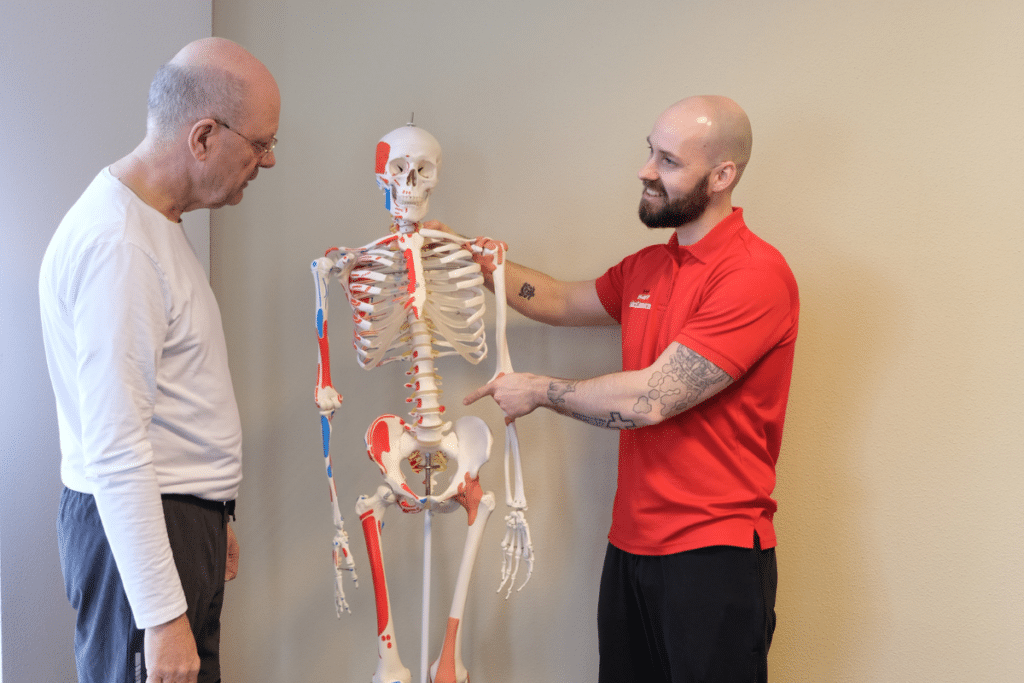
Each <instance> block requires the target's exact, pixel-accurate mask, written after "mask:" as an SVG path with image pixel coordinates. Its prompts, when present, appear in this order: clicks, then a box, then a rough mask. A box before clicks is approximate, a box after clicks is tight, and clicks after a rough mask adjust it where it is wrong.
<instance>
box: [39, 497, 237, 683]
mask: <svg viewBox="0 0 1024 683" xmlns="http://www.w3.org/2000/svg"><path fill="white" fill-rule="evenodd" d="M163 507H164V519H165V520H166V523H167V533H168V536H169V538H170V541H171V552H172V554H173V555H174V563H175V566H176V567H177V569H178V576H179V578H180V579H181V584H182V588H183V589H184V591H185V599H186V602H187V604H188V610H187V612H186V614H187V615H188V620H189V623H190V624H191V626H192V634H193V635H194V636H195V638H196V648H197V649H198V651H199V658H200V660H201V669H200V671H199V683H217V682H218V681H220V678H221V677H220V612H221V606H222V605H223V602H224V571H225V565H226V563H227V517H228V512H229V508H228V507H227V506H225V504H224V503H215V502H213V501H206V500H202V499H200V498H196V497H194V496H178V495H165V496H163ZM57 542H58V545H59V547H60V561H61V569H62V570H63V572H64V586H65V589H66V591H67V596H68V600H69V601H70V602H71V606H72V607H74V608H75V610H76V612H77V616H76V623H75V666H76V668H77V669H78V680H79V682H80V683H136V682H144V681H145V680H146V663H145V659H144V647H143V646H144V637H145V631H141V630H139V629H138V628H137V627H136V625H135V619H134V618H133V617H132V612H131V607H130V606H129V604H128V597H127V596H126V595H125V592H124V585H123V584H122V583H121V575H120V573H118V570H117V565H116V564H115V562H114V556H113V554H112V553H111V550H110V544H109V543H108V542H107V536H106V534H105V533H104V531H103V524H102V522H101V521H100V516H99V512H98V511H97V509H96V501H95V499H94V498H93V497H92V496H91V495H88V494H85V493H79V492H77V491H72V490H71V489H68V488H65V489H64V491H63V493H62V494H61V499H60V511H59V513H58V515H57Z"/></svg>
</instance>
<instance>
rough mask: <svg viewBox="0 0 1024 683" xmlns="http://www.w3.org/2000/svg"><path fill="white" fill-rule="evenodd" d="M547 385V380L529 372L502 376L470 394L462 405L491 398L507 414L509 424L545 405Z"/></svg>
mask: <svg viewBox="0 0 1024 683" xmlns="http://www.w3.org/2000/svg"><path fill="white" fill-rule="evenodd" d="M547 385H548V382H547V378H545V377H541V376H539V375H532V374H530V373H528V372H513V373H510V374H507V375H506V374H500V375H498V376H497V377H495V378H494V379H493V380H491V381H490V382H488V383H487V384H485V385H483V386H482V387H480V388H479V389H477V390H475V391H473V392H470V393H469V394H468V395H467V396H466V398H464V399H463V401H462V403H463V404H464V405H467V406H468V405H470V404H471V403H476V402H477V401H478V400H480V399H481V398H483V397H484V396H490V397H491V398H493V399H494V402H495V403H497V404H498V407H499V408H501V410H502V411H503V412H504V413H505V422H506V424H507V423H510V422H512V421H513V420H515V419H516V418H518V417H522V416H523V415H529V414H530V413H532V412H533V411H534V410H535V409H536V408H537V406H541V405H544V400H545V398H546V397H547Z"/></svg>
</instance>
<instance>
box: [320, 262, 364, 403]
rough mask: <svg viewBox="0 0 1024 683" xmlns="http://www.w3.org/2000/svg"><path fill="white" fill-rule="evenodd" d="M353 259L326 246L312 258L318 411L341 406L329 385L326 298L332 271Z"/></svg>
mask: <svg viewBox="0 0 1024 683" xmlns="http://www.w3.org/2000/svg"><path fill="white" fill-rule="evenodd" d="M354 263H355V259H353V258H351V255H350V254H348V253H346V252H345V251H342V250H340V249H336V248H335V249H330V250H328V251H327V253H326V254H325V255H324V256H323V257H321V258H318V259H316V260H315V261H313V264H312V266H311V270H312V271H313V280H314V283H315V285H316V336H317V342H318V343H317V353H318V356H319V357H318V362H317V379H316V388H315V390H314V392H313V398H314V400H315V401H316V405H317V407H318V408H319V409H320V413H321V414H322V415H325V416H326V415H330V414H332V413H333V412H334V411H335V410H337V409H338V408H340V407H341V400H342V399H341V394H339V393H338V392H337V391H336V390H335V389H334V387H333V386H332V385H331V352H330V342H329V341H328V336H327V299H328V287H329V285H330V279H331V276H332V275H335V274H337V273H340V272H342V271H343V270H344V269H346V268H351V267H352V265H353V264H354Z"/></svg>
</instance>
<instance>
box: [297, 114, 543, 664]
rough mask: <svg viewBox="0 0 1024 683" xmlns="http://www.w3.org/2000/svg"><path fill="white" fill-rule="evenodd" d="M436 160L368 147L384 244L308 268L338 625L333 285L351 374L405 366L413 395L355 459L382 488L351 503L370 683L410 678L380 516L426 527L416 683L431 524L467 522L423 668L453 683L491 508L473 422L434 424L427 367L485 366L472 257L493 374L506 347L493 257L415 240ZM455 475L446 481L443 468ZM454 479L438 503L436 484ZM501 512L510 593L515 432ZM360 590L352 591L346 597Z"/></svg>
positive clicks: (398, 133) (446, 240)
mask: <svg viewBox="0 0 1024 683" xmlns="http://www.w3.org/2000/svg"><path fill="white" fill-rule="evenodd" d="M440 164H441V148H440V145H439V144H438V143H437V140H435V139H434V137H433V136H432V135H430V134H429V133H427V132H426V131H424V130H422V129H420V128H417V127H415V126H413V125H412V124H409V125H408V126H404V127H402V128H398V129H396V130H394V131H392V132H390V133H388V134H387V135H385V136H384V137H383V138H381V140H380V142H379V143H378V144H377V159H376V173H377V184H378V185H379V186H380V188H381V189H382V190H383V191H384V194H385V205H386V207H387V208H388V210H389V211H390V212H391V215H392V217H393V219H394V223H393V225H392V234H389V235H386V236H385V237H382V238H380V239H378V240H375V241H373V242H371V243H369V244H367V245H366V246H363V247H359V248H332V249H330V250H328V251H327V253H326V255H325V256H324V257H323V258H319V259H317V260H315V261H314V262H313V266H312V270H313V277H314V279H315V281H316V312H317V321H316V327H317V336H318V338H319V341H320V344H319V355H320V358H319V371H318V379H317V385H316V403H317V406H318V407H319V409H320V414H321V426H322V431H323V444H324V460H325V464H326V467H327V476H328V480H329V483H330V493H331V502H332V504H333V512H334V524H335V537H334V566H335V602H336V607H337V609H338V614H339V616H340V614H341V612H342V611H348V603H347V602H346V600H345V593H344V590H343V586H342V583H343V576H344V573H345V571H349V572H351V574H352V579H353V583H356V581H357V579H356V575H355V564H354V562H353V560H352V555H351V553H350V552H349V548H348V536H347V534H346V532H345V530H344V523H343V520H342V517H341V513H340V511H339V508H338V499H337V491H336V488H335V485H334V479H333V468H332V464H331V457H330V448H329V444H330V429H331V427H330V425H331V418H332V416H333V414H334V411H335V410H337V409H338V408H339V407H340V406H341V396H340V395H339V394H338V392H337V391H336V390H335V389H334V387H333V386H332V384H331V377H330V349H329V345H328V338H327V293H328V284H329V280H330V278H331V277H336V278H337V279H338V281H339V282H340V283H341V286H342V287H343V288H344V289H345V293H346V294H347V295H348V300H349V303H350V304H351V306H352V312H353V321H354V346H355V350H356V356H357V360H358V362H359V364H360V365H361V366H362V367H363V368H365V369H368V370H369V369H372V368H375V367H377V366H380V365H384V364H385V363H390V362H392V361H405V362H407V363H409V364H410V369H409V370H408V371H407V372H406V375H407V376H409V377H410V380H409V382H408V383H407V384H406V385H405V386H406V388H408V389H411V390H412V395H411V396H410V398H408V399H406V401H407V402H409V403H411V404H412V408H413V409H412V411H411V412H410V416H411V417H412V422H411V424H409V423H406V422H405V420H403V419H401V418H399V417H397V416H395V415H382V416H381V417H378V418H377V419H376V420H374V421H373V423H372V424H371V425H370V427H369V429H368V430H367V432H366V449H367V453H368V454H369V456H370V459H371V460H373V461H374V462H375V463H376V464H377V466H378V467H379V468H380V472H381V475H382V476H383V478H384V482H383V484H382V485H381V486H380V487H378V489H377V491H376V493H374V494H373V495H370V496H361V497H360V498H359V500H358V502H357V504H356V512H357V514H358V515H359V519H360V521H361V523H362V527H363V533H364V536H365V538H366V547H367V553H368V555H369V560H370V569H371V572H372V576H373V587H374V597H375V600H376V604H377V631H378V639H377V647H378V653H379V655H380V659H379V662H378V665H377V671H376V673H375V674H374V676H373V679H372V680H373V683H398V682H400V683H409V682H410V680H411V674H410V672H409V669H407V668H406V667H405V666H403V665H402V662H401V660H400V658H399V655H398V645H397V641H396V639H395V629H394V623H393V619H392V612H391V603H390V598H389V595H388V587H387V581H386V579H385V575H384V561H383V556H382V552H381V542H380V531H381V527H382V518H383V515H384V511H385V510H386V509H387V508H388V507H390V506H392V505H397V506H398V508H399V509H400V510H401V511H403V512H407V513H419V512H423V513H424V573H423V594H424V604H423V623H422V626H421V653H420V654H421V658H420V659H421V661H420V671H421V681H426V673H427V640H428V639H427V633H428V629H427V626H428V620H429V598H428V596H429V594H430V590H429V587H430V519H431V514H432V513H447V512H451V511H453V510H455V509H457V508H458V507H459V506H461V507H463V508H465V510H466V512H467V515H468V525H469V530H468V533H467V538H466V546H465V549H464V551H463V555H462V561H461V564H460V566H459V574H458V577H457V579H456V584H455V595H454V597H453V599H452V607H451V611H450V612H449V617H448V626H447V630H446V633H445V638H444V644H443V646H442V649H441V654H440V656H439V657H438V658H437V659H436V660H435V661H434V662H433V664H432V665H431V666H430V680H431V681H433V682H434V683H464V682H465V681H467V680H468V674H467V672H466V669H465V667H464V666H463V664H462V657H461V640H462V618H463V612H464V609H465V603H466V596H467V592H468V590H469V579H470V575H471V573H472V571H473V565H474V563H475V561H476V555H477V551H478V549H479V546H480V541H481V538H482V536H483V531H484V525H485V524H486V522H487V519H488V517H489V516H490V514H491V512H492V511H493V510H494V508H495V502H494V494H492V493H491V492H490V491H488V492H484V491H483V489H482V488H481V486H480V480H479V471H480V467H481V466H482V465H483V464H484V463H485V462H487V459H488V457H489V453H490V447H491V444H492V438H491V433H490V430H489V429H488V427H487V425H486V423H485V422H484V421H483V420H481V419H480V418H478V417H473V416H465V417H462V418H460V419H458V420H457V421H456V422H455V424H454V427H453V425H452V423H451V422H446V421H445V420H444V419H443V413H444V406H443V405H441V378H440V376H439V375H438V374H437V373H436V371H435V367H434V360H435V359H436V358H439V357H442V356H448V355H454V354H458V355H460V356H462V357H463V358H465V359H466V360H467V361H469V362H470V363H473V364H476V363H479V362H480V361H481V360H482V359H483V358H484V357H485V355H486V353H487V344H486V340H485V335H484V322H483V315H484V292H483V287H482V285H483V282H484V278H483V276H482V275H481V270H480V266H479V265H478V264H477V263H476V262H474V260H473V254H472V253H471V251H470V249H471V250H472V251H473V252H475V253H477V254H478V255H483V256H485V257H488V258H489V260H488V261H487V262H488V263H491V264H492V265H493V267H494V288H495V302H496V309H497V313H496V328H497V330H496V345H497V347H498V349H497V355H498V359H497V361H498V362H497V365H498V367H497V370H496V371H495V375H494V376H495V377H497V376H498V374H500V373H508V372H511V371H512V366H511V363H510V361H509V356H508V345H507V342H506V339H505V320H506V304H505V292H504V288H505V281H504V245H502V244H500V243H496V242H493V241H491V240H484V239H478V240H477V241H476V243H474V244H473V245H468V246H464V245H466V240H464V239H462V240H459V239H457V238H455V237H454V236H452V235H450V234H448V233H445V232H439V231H435V230H427V229H421V227H420V224H419V221H420V220H421V219H422V218H423V216H425V215H426V212H427V206H428V199H429V196H430V192H431V190H433V188H434V187H435V186H436V184H437V174H438V169H439V168H440ZM510 460H511V461H512V463H513V466H514V474H515V489H514V491H513V490H512V488H511V485H510V477H509V463H510ZM403 461H408V464H409V466H410V468H411V469H412V471H414V472H416V473H417V474H419V473H422V474H423V475H424V477H425V479H424V482H423V483H424V485H425V489H426V490H425V492H424V493H423V494H422V495H420V494H417V493H415V492H414V491H413V490H412V488H411V487H410V486H409V484H408V483H407V482H406V480H405V476H404V474H403V472H402V470H401V467H400V466H401V464H402V462H403ZM453 462H454V463H455V467H454V468H453V467H452V463H453ZM446 470H454V473H453V474H451V476H450V477H449V479H448V485H447V487H446V488H445V489H444V490H443V491H441V492H440V493H435V491H436V490H437V488H438V483H437V481H436V477H437V475H438V474H439V473H441V472H444V471H446ZM505 498H506V503H507V504H508V506H509V507H510V508H511V512H510V513H509V514H508V515H507V516H506V518H505V523H506V534H505V538H504V540H503V541H502V549H503V562H502V584H501V586H499V588H498V591H499V592H500V591H501V590H502V588H503V587H504V586H505V585H506V584H507V585H508V591H507V592H506V597H508V593H509V592H511V590H512V586H513V585H514V583H515V580H516V574H517V572H518V570H519V565H520V561H522V562H525V564H526V570H527V572H526V574H527V575H526V578H525V579H524V581H523V584H522V585H520V589H521V588H522V586H523V585H525V584H526V582H527V581H529V579H530V575H531V574H532V571H533V559H534V558H533V547H532V545H531V542H530V532H529V527H528V526H527V524H526V519H525V516H524V513H525V511H526V498H525V496H524V494H523V481H522V468H521V466H520V462H519V446H518V438H517V434H516V429H515V424H514V423H512V424H509V425H507V427H506V432H505ZM356 585H358V583H356Z"/></svg>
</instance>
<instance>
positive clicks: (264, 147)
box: [214, 119, 277, 161]
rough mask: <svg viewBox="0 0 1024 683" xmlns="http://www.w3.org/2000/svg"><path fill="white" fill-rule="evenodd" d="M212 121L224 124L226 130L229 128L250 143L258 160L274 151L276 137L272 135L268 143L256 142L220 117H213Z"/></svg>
mask: <svg viewBox="0 0 1024 683" xmlns="http://www.w3.org/2000/svg"><path fill="white" fill-rule="evenodd" d="M214 121H216V122H217V123H218V124H220V125H222V126H224V127H225V128H227V129H228V130H230V131H231V132H232V133H234V134H235V135H237V136H238V137H240V138H242V139H243V140H245V141H246V142H248V143H249V144H250V145H252V148H253V150H254V151H255V152H256V154H257V156H258V158H259V159H260V161H262V160H263V158H264V157H266V156H267V155H268V154H270V153H271V152H273V151H274V147H276V146H277V138H273V137H272V138H270V142H269V143H263V142H256V141H255V140H250V139H249V138H247V137H245V136H244V135H242V134H241V133H239V132H238V131H237V130H235V129H234V128H232V127H231V126H229V125H228V124H226V123H224V122H223V121H221V120H220V119H214Z"/></svg>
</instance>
